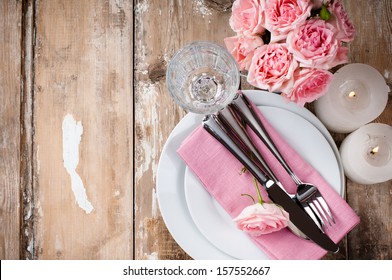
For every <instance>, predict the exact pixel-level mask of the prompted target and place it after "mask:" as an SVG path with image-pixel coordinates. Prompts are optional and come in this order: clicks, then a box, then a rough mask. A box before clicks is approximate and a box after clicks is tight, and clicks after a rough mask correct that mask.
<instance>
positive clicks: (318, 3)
mask: <svg viewBox="0 0 392 280" xmlns="http://www.w3.org/2000/svg"><path fill="white" fill-rule="evenodd" d="M328 2H330V0H313V9H320V8H321V7H322V6H323V5H326V4H328Z"/></svg>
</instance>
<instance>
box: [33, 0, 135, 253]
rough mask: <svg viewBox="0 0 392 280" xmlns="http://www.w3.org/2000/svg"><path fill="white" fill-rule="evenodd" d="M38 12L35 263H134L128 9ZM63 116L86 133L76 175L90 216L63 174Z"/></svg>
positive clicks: (50, 4) (44, 3) (53, 3)
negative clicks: (52, 261)
mask: <svg viewBox="0 0 392 280" xmlns="http://www.w3.org/2000/svg"><path fill="white" fill-rule="evenodd" d="M35 10H36V23H35V26H36V42H35V62H34V63H35V80H34V129H35V136H34V151H33V154H34V165H35V168H34V176H35V186H34V189H35V194H34V196H35V219H34V235H35V238H34V254H35V256H34V257H35V258H37V259H130V258H133V244H132V243H133V242H132V232H133V224H132V218H133V204H132V197H133V191H132V186H133V176H132V171H133V148H132V147H133V142H132V139H133V131H132V122H133V105H132V103H133V102H132V99H133V98H132V48H133V47H132V28H133V19H132V1H121V0H109V1H100V0H90V1H79V0H71V1H61V0H41V1H37V2H36V8H35ZM68 114H70V115H72V117H73V118H74V119H75V120H76V122H77V123H78V122H80V123H79V126H82V127H83V133H82V135H81V139H80V143H79V153H78V154H76V156H79V162H78V163H77V167H76V170H74V171H75V172H76V174H77V175H78V176H79V177H80V179H81V181H82V183H83V188H84V189H85V191H86V196H87V199H88V201H89V202H90V203H91V205H92V207H93V209H92V212H91V213H88V211H84V209H82V208H83V207H81V206H80V205H79V204H78V203H77V198H78V191H77V190H75V189H72V186H73V185H72V184H73V183H74V182H71V176H70V174H71V173H70V172H68V170H66V168H65V165H66V162H65V159H64V158H63V141H64V142H65V143H69V142H67V141H65V140H66V139H65V140H64V139H63V137H64V131H63V130H62V124H63V122H64V119H65V117H66V116H67V115H68ZM67 120H68V119H67ZM68 132H72V130H70V131H68ZM73 132H75V131H73ZM68 148H69V147H68ZM74 156H75V155H74ZM73 175H74V177H75V178H76V175H75V173H73ZM79 186H80V185H79ZM83 188H82V189H83ZM79 189H80V188H79ZM80 195H81V194H80V192H79V196H80Z"/></svg>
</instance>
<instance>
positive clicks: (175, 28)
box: [135, 0, 232, 259]
mask: <svg viewBox="0 0 392 280" xmlns="http://www.w3.org/2000/svg"><path fill="white" fill-rule="evenodd" d="M212 2H214V3H212ZM230 6H231V3H229V2H228V1H202V0H198V1H178V0H176V1H168V0H165V1H151V0H140V1H136V4H135V159H136V166H135V167H136V169H135V205H136V207H135V252H136V253H135V258H136V259H154V258H158V259H188V258H189V256H187V255H186V253H184V252H183V251H182V250H181V248H180V247H179V246H178V245H177V244H176V243H175V241H174V240H173V238H172V237H171V235H170V233H169V232H168V230H167V229H166V227H165V224H164V222H163V220H162V217H161V214H160V212H159V209H158V207H157V200H156V199H157V198H156V170H157V165H158V161H159V156H160V154H161V151H162V148H163V146H164V144H165V142H166V140H167V138H168V136H169V134H170V132H171V131H172V130H173V128H174V126H175V125H176V124H177V123H178V122H179V120H180V119H181V118H182V117H183V116H184V113H185V112H184V111H183V110H181V109H180V108H179V107H178V105H176V104H175V103H174V102H173V101H172V99H171V97H170V95H169V92H168V90H167V89H166V83H165V73H166V66H167V62H168V61H169V59H170V58H171V57H172V55H173V54H174V53H175V52H176V51H177V50H179V49H180V48H181V47H182V46H184V45H185V44H187V43H190V42H192V41H197V40H206V41H212V42H216V43H219V44H223V38H224V37H227V36H228V35H230V34H232V31H231V29H230V26H229V25H228V19H229V16H230V13H229V10H228V9H229V7H230ZM158 27H159V32H157V28H158Z"/></svg>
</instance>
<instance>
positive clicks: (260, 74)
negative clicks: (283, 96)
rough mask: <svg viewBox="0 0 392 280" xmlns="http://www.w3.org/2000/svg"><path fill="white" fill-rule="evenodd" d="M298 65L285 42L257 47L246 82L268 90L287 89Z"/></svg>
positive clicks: (291, 83) (283, 90)
mask: <svg viewBox="0 0 392 280" xmlns="http://www.w3.org/2000/svg"><path fill="white" fill-rule="evenodd" d="M297 67H298V63H297V61H295V59H294V57H293V55H292V54H291V53H290V52H289V50H288V49H287V46H286V44H278V43H272V44H268V45H264V46H261V47H260V48H258V49H257V50H256V51H255V53H254V55H253V58H252V62H251V64H250V67H249V72H248V79H247V80H248V83H249V84H251V85H253V86H255V87H258V88H261V89H267V90H268V91H271V92H272V91H282V92H286V91H288V90H289V89H290V88H291V87H292V85H293V83H294V79H293V75H294V71H295V69H296V68H297Z"/></svg>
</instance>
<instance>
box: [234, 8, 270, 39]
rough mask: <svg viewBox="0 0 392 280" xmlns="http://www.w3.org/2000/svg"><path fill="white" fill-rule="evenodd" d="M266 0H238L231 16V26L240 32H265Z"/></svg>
mask: <svg viewBox="0 0 392 280" xmlns="http://www.w3.org/2000/svg"><path fill="white" fill-rule="evenodd" d="M264 6H265V0H236V1H234V3H233V7H232V13H231V17H230V21H229V23H230V26H231V28H232V29H233V30H234V31H235V32H237V33H240V34H244V35H247V36H249V35H256V34H263V33H264V31H265V28H264V21H265V20H264V12H263V11H264Z"/></svg>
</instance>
